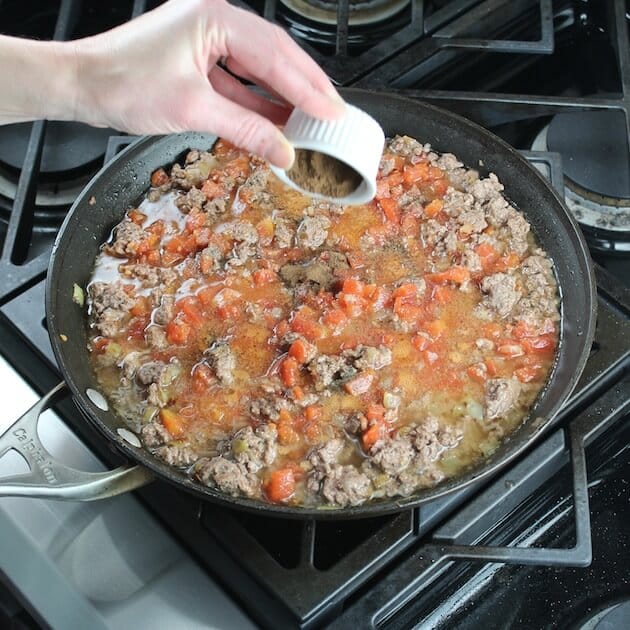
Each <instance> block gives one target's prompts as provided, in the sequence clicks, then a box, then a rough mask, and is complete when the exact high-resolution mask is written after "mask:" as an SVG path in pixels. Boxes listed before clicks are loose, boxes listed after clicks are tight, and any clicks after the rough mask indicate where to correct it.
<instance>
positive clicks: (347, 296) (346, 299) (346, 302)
mask: <svg viewBox="0 0 630 630" xmlns="http://www.w3.org/2000/svg"><path fill="white" fill-rule="evenodd" d="M337 301H338V303H339V306H340V307H341V309H342V310H343V312H344V313H345V314H346V315H347V316H348V317H358V316H359V315H361V314H362V313H363V312H365V310H366V308H367V307H368V301H367V300H366V299H365V298H364V297H362V296H360V295H357V294H355V293H340V294H339V296H338V298H337Z"/></svg>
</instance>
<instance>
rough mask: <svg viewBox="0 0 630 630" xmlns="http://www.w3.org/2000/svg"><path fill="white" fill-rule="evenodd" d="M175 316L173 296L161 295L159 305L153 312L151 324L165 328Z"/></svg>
mask: <svg viewBox="0 0 630 630" xmlns="http://www.w3.org/2000/svg"><path fill="white" fill-rule="evenodd" d="M174 316H175V296H174V295H163V296H162V299H161V301H160V305H159V306H158V307H157V308H156V309H155V310H154V311H153V322H154V323H156V324H159V325H160V326H166V324H168V323H169V322H170V321H171V320H172V319H173V317H174Z"/></svg>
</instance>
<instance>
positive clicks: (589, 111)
mask: <svg viewBox="0 0 630 630" xmlns="http://www.w3.org/2000/svg"><path fill="white" fill-rule="evenodd" d="M154 4H157V3H151V2H145V1H143V0H136V1H135V2H132V1H131V0H129V1H126V2H125V1H120V0H116V1H114V2H110V3H106V4H103V3H100V2H96V1H92V2H80V1H79V0H63V1H61V2H50V3H46V4H45V5H42V4H41V3H39V2H14V1H6V0H5V2H0V31H2V32H6V33H9V34H14V35H23V36H28V37H40V38H51V37H55V38H57V39H68V38H74V37H80V36H86V35H89V34H91V33H95V32H99V31H101V30H104V29H106V28H108V27H110V26H113V25H115V24H118V23H121V22H123V21H125V20H127V19H129V18H130V17H131V16H133V15H138V14H139V13H141V12H142V11H144V10H146V9H149V8H152V7H153V6H154ZM240 4H241V5H242V6H250V7H251V8H252V9H253V10H256V11H258V12H259V13H261V14H263V15H265V16H266V17H267V18H269V19H275V20H276V21H278V22H279V23H280V24H283V25H285V26H286V27H288V28H289V30H290V32H292V34H294V36H295V37H296V38H297V39H298V41H299V42H300V43H301V44H302V45H303V46H304V47H305V48H306V49H307V50H308V51H309V52H310V53H311V54H313V56H315V58H316V59H317V60H318V61H319V62H320V64H321V65H322V66H323V67H324V68H325V69H326V70H327V72H328V73H329V75H330V76H331V78H332V79H333V80H335V81H336V82H337V83H339V84H341V85H356V86H361V87H366V88H372V89H383V90H388V91H392V90H394V91H398V92H401V93H403V94H406V95H408V96H411V97H414V98H423V99H425V100H429V101H431V102H433V103H435V104H438V105H441V106H443V107H447V108H449V109H452V110H454V111H457V112H460V113H463V114H464V115H467V116H468V117H470V118H472V119H474V120H476V121H477V122H480V123H481V124H484V125H485V126H486V127H489V128H491V129H492V130H493V131H495V132H496V133H498V134H499V135H500V136H502V137H503V138H504V139H506V140H507V141H509V142H510V143H512V144H513V145H515V146H516V147H517V148H519V149H521V150H524V151H527V152H528V153H527V155H528V157H529V159H531V160H532V161H533V162H534V163H535V165H536V166H537V167H538V168H540V169H541V170H543V172H545V174H546V175H547V176H548V177H550V179H551V180H552V183H553V184H554V185H555V186H557V187H558V188H559V189H560V190H562V189H563V188H564V183H563V181H562V180H563V177H562V174H563V170H564V173H565V175H569V176H570V177H571V178H572V180H571V181H569V180H567V187H566V189H565V192H566V193H567V195H571V194H573V193H574V192H575V190H578V189H579V190H578V192H579V193H580V194H584V193H585V192H586V194H588V195H589V200H588V201H589V203H594V204H595V217H596V218H595V220H594V222H593V221H592V220H591V219H592V217H590V218H588V217H587V219H588V221H590V222H591V224H589V225H585V230H586V233H587V236H588V237H589V240H590V243H591V245H592V246H593V252H594V253H596V255H597V259H598V260H599V262H601V263H602V264H603V265H604V266H606V267H607V268H609V269H610V270H612V271H613V272H614V273H616V274H617V277H618V279H617V280H615V279H613V278H611V277H610V276H609V275H608V274H607V273H606V272H605V271H604V270H603V269H601V268H599V269H598V272H597V278H598V285H599V306H600V314H599V319H598V330H597V333H596V340H595V344H594V346H593V351H592V354H591V358H590V359H589V363H588V366H587V369H586V372H585V375H584V377H583V379H582V381H581V383H580V386H579V387H578V390H577V392H576V395H575V396H574V397H573V399H572V401H571V403H570V404H569V405H568V406H567V407H566V408H565V409H564V411H563V413H562V414H561V415H560V417H559V418H558V420H557V422H556V424H555V429H554V432H552V433H549V434H548V436H547V438H546V439H545V440H544V441H543V442H541V443H540V444H539V445H538V446H537V447H536V448H535V449H532V451H531V452H530V453H528V454H527V455H526V456H524V457H523V458H521V460H520V461H519V462H516V463H515V465H514V466H513V467H511V468H510V469H508V470H507V471H506V472H505V473H504V474H503V475H502V476H500V477H498V478H497V479H495V480H494V481H492V482H491V483H488V484H487V485H486V486H485V487H483V488H471V489H470V490H468V491H467V492H465V493H460V494H457V495H455V496H452V497H449V498H447V499H445V500H442V501H439V502H436V503H435V504H431V505H430V506H426V507H423V508H422V509H421V510H416V511H414V512H412V513H402V514H400V515H397V516H388V517H381V518H377V519H370V520H368V521H360V522H352V523H350V522H346V523H343V522H340V523H324V524H319V523H314V522H308V523H305V524H300V523H293V522H283V521H277V520H273V519H265V518H263V519H261V518H256V517H252V516H245V515H241V514H236V513H232V512H228V511H226V510H221V509H219V508H216V507H214V506H212V505H209V504H208V505H206V504H200V503H199V502H198V501H196V500H194V499H191V498H189V497H188V496H186V495H183V494H181V493H179V492H177V491H175V490H173V489H172V488H171V487H169V486H166V485H164V484H161V483H156V484H153V485H152V486H150V487H148V488H147V489H145V490H143V491H142V492H140V493H139V497H140V498H141V500H142V501H144V502H145V503H146V505H147V506H148V507H149V508H150V509H151V510H152V511H153V512H154V513H155V514H156V515H158V516H159V517H160V519H162V521H163V523H164V525H165V526H166V527H167V528H169V529H171V531H172V532H173V533H174V534H175V535H176V536H178V537H179V538H180V540H181V541H182V542H183V543H184V544H186V545H187V546H188V547H189V548H190V549H191V551H193V553H195V554H196V556H197V558H198V560H199V562H200V564H202V565H203V566H204V567H206V568H207V570H208V571H210V572H212V573H213V574H214V575H215V576H216V577H217V579H219V580H220V581H222V582H223V583H224V584H225V585H226V586H227V588H228V589H230V591H231V592H232V593H233V594H234V596H235V597H236V598H237V599H239V600H240V601H241V603H242V604H243V605H244V606H245V608H246V609H247V610H248V611H250V613H251V614H252V615H253V616H254V617H255V618H256V619H257V620H258V621H260V622H261V623H264V624H265V625H266V626H268V627H285V626H286V627H288V626H296V625H304V626H321V625H322V624H324V623H328V622H331V621H333V620H335V619H336V623H337V625H338V626H340V627H350V625H355V626H359V627H366V626H368V625H379V626H380V625H381V624H382V623H386V624H387V625H389V626H391V627H396V628H398V627H400V628H402V627H410V626H412V625H414V624H415V623H418V622H419V621H420V620H424V622H425V623H426V625H427V627H444V628H452V627H462V628H466V627H479V626H480V625H484V626H487V627H488V628H495V627H496V628H499V627H501V628H503V627H507V626H511V627H543V626H546V627H569V626H571V627H576V626H577V627H579V626H580V625H581V623H582V621H583V620H585V619H586V618H587V617H588V616H589V615H591V614H593V613H594V612H596V611H597V610H598V609H599V608H605V607H607V606H609V605H611V604H612V603H616V602H617V600H618V599H621V598H623V597H630V588H629V586H628V576H627V573H626V572H624V570H623V568H624V567H627V566H628V560H629V558H628V553H629V551H628V546H627V537H625V536H624V530H623V523H624V522H627V508H628V500H627V493H625V492H626V489H625V486H623V487H620V484H622V483H623V480H624V479H627V472H628V455H629V449H628V447H627V444H628V433H627V424H628V423H627V421H626V420H627V414H628V406H629V400H628V398H629V396H628V393H629V382H628V379H627V376H626V375H627V371H628V364H629V357H630V322H629V314H630V311H629V309H630V300H629V299H628V293H627V291H626V290H624V289H623V287H622V286H621V285H620V284H619V279H621V280H622V281H625V282H626V283H628V282H630V273H628V272H629V271H630V264H629V261H628V259H626V258H625V257H624V254H627V251H628V250H627V245H628V242H630V234H629V232H630V228H629V227H628V224H627V223H626V222H627V221H628V220H629V218H628V216H627V215H628V204H627V203H626V202H628V200H629V199H630V191H629V190H628V177H630V175H629V173H630V167H628V154H629V152H628V146H629V140H628V137H629V135H630V131H629V130H630V115H629V111H630V108H629V96H630V51H629V50H628V24H629V19H628V14H629V13H630V6H629V3H627V2H624V1H623V0H608V1H606V0H603V1H595V0H573V1H556V2H552V1H551V0H440V1H438V0H434V1H426V2H422V1H420V0H411V2H408V3H406V4H405V3H403V4H404V6H403V7H402V8H401V9H400V10H398V11H397V12H396V13H395V15H393V16H391V17H389V18H387V19H385V20H381V21H379V22H377V23H375V24H373V25H362V26H361V27H353V26H352V25H350V24H348V20H349V15H350V13H351V12H350V10H349V4H348V2H347V1H346V2H341V3H339V4H338V7H337V24H336V26H333V27H330V26H326V25H322V24H317V23H313V22H312V21H305V20H304V19H303V18H302V17H300V15H299V13H296V12H295V11H293V12H291V10H290V9H287V8H286V6H285V5H286V2H283V1H282V0H278V1H276V0H264V1H262V0H260V1H257V0H252V1H251V2H250V3H247V4H245V3H240ZM305 38H308V41H307V40H306V39H305ZM584 112H586V115H587V116H597V117H599V119H598V121H597V124H593V119H590V120H589V119H588V118H585V117H584ZM585 121H586V123H585ZM548 125H550V126H549V128H547V126H548ZM558 129H559V130H561V132H562V133H559V134H558ZM598 129H600V130H612V133H611V134H610V135H611V137H612V138H613V139H612V140H610V139H608V140H606V142H602V138H601V136H598V131H597V130H598ZM115 134H116V132H113V131H112V130H94V129H91V128H88V127H86V126H83V125H75V124H61V123H44V122H37V123H34V124H27V125H19V126H18V125H13V126H11V127H4V128H3V127H0V244H2V246H3V249H2V256H1V258H0V351H1V353H2V354H3V356H5V357H7V358H9V359H10V360H11V361H12V363H13V364H14V365H15V366H16V368H17V369H18V370H19V371H20V372H22V373H23V374H24V375H25V377H26V378H27V379H28V380H29V381H30V382H31V383H33V384H34V385H35V386H36V387H37V388H38V389H39V390H40V391H43V390H45V389H47V388H49V387H50V386H52V385H53V384H55V382H56V380H57V379H58V374H57V372H56V369H55V367H54V361H53V359H52V355H51V351H50V346H49V343H48V340H47V334H46V331H45V327H44V325H45V324H44V311H43V292H44V276H45V269H46V266H47V263H48V258H49V253H50V248H51V246H52V241H53V239H54V235H55V233H56V231H57V229H58V225H59V224H60V222H61V220H62V219H63V216H65V212H66V211H67V209H68V208H69V205H70V204H71V202H72V199H73V198H74V196H75V195H76V193H77V192H78V191H79V190H80V188H81V186H82V185H83V184H84V183H85V182H86V181H87V180H88V179H89V178H90V177H91V176H92V175H93V174H94V172H95V171H96V170H97V169H98V168H99V167H100V165H101V164H102V161H103V159H104V158H105V156H106V155H107V156H111V155H114V154H115V153H116V151H117V150H118V149H120V147H122V146H124V145H126V144H127V143H128V142H129V141H130V139H129V138H126V137H120V136H117V135H115ZM541 134H542V136H541ZM546 134H548V140H549V146H547V144H545V142H546V141H545V136H546ZM554 134H555V136H556V142H557V144H556V145H554V144H553V141H554ZM589 134H590V135H589ZM558 136H559V142H558V141H557V138H558ZM613 143H614V144H613ZM598 147H599V148H601V147H603V150H600V151H599V152H598ZM532 148H534V149H535V150H534V151H531V149H532ZM611 155H612V156H613V157H612V158H611ZM624 159H625V160H626V161H625V162H624ZM563 165H564V166H563ZM598 165H599V166H602V167H603V168H599V169H598V168H595V167H596V166H598ZM593 173H595V175H596V178H595V180H589V178H590V177H591V176H592V174H593ZM608 176H610V177H612V178H614V181H612V182H608V181H606V177H608ZM571 185H573V186H572V187H571ZM609 186H610V189H609V190H610V191H612V192H611V193H609V194H610V196H614V199H613V200H612V201H613V202H614V203H613V204H612V205H608V206H607V208H602V207H601V206H602V204H601V201H602V199H601V197H603V196H606V193H607V192H609V190H608V187H609ZM591 193H596V194H594V195H591ZM613 193H614V195H613ZM590 197H593V198H594V199H595V201H593V200H592V199H591V198H590ZM608 201H610V200H606V203H608ZM615 204H616V205H615ZM604 205H606V204H604ZM611 208H612V210H611ZM578 211H579V209H578ZM598 213H599V214H598ZM606 213H608V214H606ZM609 215H610V216H609ZM611 216H612V218H613V219H614V221H615V222H616V224H613V223H611ZM582 218H583V220H584V217H582ZM611 254H612V255H611ZM61 412H62V413H63V415H64V417H65V418H67V420H68V423H69V424H70V425H71V426H72V427H73V428H74V430H76V432H77V433H78V434H80V435H81V437H82V438H83V439H85V440H86V441H87V442H88V443H90V444H91V445H92V446H93V448H94V449H95V451H97V452H98V453H99V454H100V455H101V456H102V457H103V459H104V460H106V461H107V462H109V463H112V462H114V461H116V457H117V456H116V455H115V454H114V453H112V452H111V451H109V450H108V449H107V448H105V447H103V445H102V444H101V443H100V441H99V440H98V437H97V436H95V435H94V434H93V433H92V432H91V431H90V430H89V428H88V427H87V426H86V425H85V424H84V423H82V422H81V421H80V419H79V418H78V417H77V414H76V411H75V410H74V409H73V407H72V404H71V402H70V401H66V402H65V403H64V404H62V406H61ZM584 443H585V444H587V445H588V447H587V458H586V461H587V462H588V463H589V466H590V468H589V471H588V476H587V471H586V469H585V467H584V449H583V444H584ZM570 446H571V447H572V458H571V464H572V467H571V466H570V465H569V454H568V453H569V447H570ZM587 479H588V482H587ZM589 484H590V499H591V514H592V520H593V523H594V529H593V533H594V540H593V544H594V547H593V553H594V554H595V560H594V562H593V564H592V565H591V567H590V568H589V569H588V570H584V569H575V568H561V567H562V566H563V565H571V564H582V565H583V564H586V563H587V561H588V559H589V558H588V556H589V553H590V545H589V529H588V509H587V507H588V506H587V503H586V501H587V496H588V494H589V491H588V489H587V486H588V485H589ZM572 486H573V487H572ZM624 493H625V494H624ZM572 494H574V495H575V497H576V499H575V505H576V509H575V512H576V514H574V513H573V509H572V506H573V504H574V502H573V501H572V498H571V495H572ZM615 511H616V513H615ZM624 519H626V520H625V521H624ZM626 529H627V528H626ZM612 541H614V544H612ZM514 545H524V546H525V547H527V546H531V547H533V548H534V549H528V548H525V549H523V550H520V549H518V548H517V549H515V548H514ZM494 546H496V547H494ZM562 547H566V549H561V548H562ZM403 552H404V553H403ZM453 558H459V560H458V561H457V562H455V561H453ZM479 560H481V561H482V562H481V563H480V562H479ZM488 560H501V561H507V562H517V564H515V565H509V564H508V565H505V566H504V565H500V564H497V563H491V564H486V562H487V561H488ZM523 562H525V563H528V562H531V563H540V562H543V563H545V564H548V565H555V566H556V568H549V567H546V568H523V567H522V566H521V564H520V563H523ZM438 578H439V579H438ZM534 600H535V601H536V602H537V605H536V606H532V605H531V602H532V601H534Z"/></svg>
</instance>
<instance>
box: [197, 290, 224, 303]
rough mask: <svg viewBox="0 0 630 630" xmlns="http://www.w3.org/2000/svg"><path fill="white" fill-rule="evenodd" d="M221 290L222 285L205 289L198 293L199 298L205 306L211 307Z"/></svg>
mask: <svg viewBox="0 0 630 630" xmlns="http://www.w3.org/2000/svg"><path fill="white" fill-rule="evenodd" d="M220 290H221V285H216V286H208V287H204V288H203V289H199V291H197V297H198V298H199V301H200V302H201V303H202V304H203V305H204V306H209V305H210V304H212V303H213V300H214V297H215V295H216V294H217V293H218V292H219V291H220Z"/></svg>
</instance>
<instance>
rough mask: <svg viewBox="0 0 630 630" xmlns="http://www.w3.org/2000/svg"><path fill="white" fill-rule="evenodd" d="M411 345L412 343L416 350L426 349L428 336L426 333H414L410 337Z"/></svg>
mask: <svg viewBox="0 0 630 630" xmlns="http://www.w3.org/2000/svg"><path fill="white" fill-rule="evenodd" d="M411 345H413V347H414V348H415V349H416V350H420V351H422V350H426V349H427V347H428V345H429V338H428V337H427V336H426V335H415V336H414V337H413V338H412V339H411Z"/></svg>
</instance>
